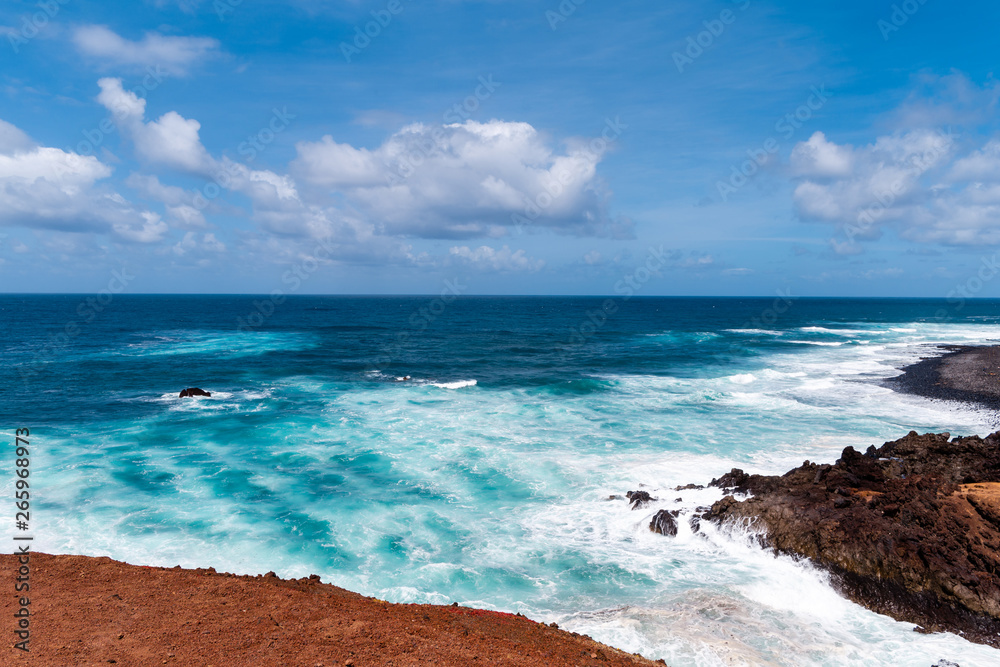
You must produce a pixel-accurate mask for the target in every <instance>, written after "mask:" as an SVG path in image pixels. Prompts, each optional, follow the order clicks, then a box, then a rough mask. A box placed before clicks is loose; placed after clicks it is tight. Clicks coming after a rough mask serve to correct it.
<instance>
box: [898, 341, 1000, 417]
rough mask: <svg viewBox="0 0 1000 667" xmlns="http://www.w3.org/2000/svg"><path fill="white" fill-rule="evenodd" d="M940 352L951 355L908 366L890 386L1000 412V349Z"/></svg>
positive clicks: (958, 348)
mask: <svg viewBox="0 0 1000 667" xmlns="http://www.w3.org/2000/svg"><path fill="white" fill-rule="evenodd" d="M940 348H941V349H944V350H947V351H948V352H947V353H946V354H944V355H943V356H940V357H933V358H930V359H924V360H922V361H919V362H918V363H916V364H913V365H912V366H907V367H906V368H904V369H903V374H902V375H899V376H897V377H894V378H890V379H889V380H886V385H887V386H889V387H891V388H892V389H895V390H897V391H902V392H905V393H908V394H917V395H918V396H926V397H927V398H936V399H939V400H945V401H961V402H964V403H973V404H977V405H981V406H983V407H986V408H989V409H991V410H1000V346H997V345H991V346H985V347H972V346H962V345H941V346H940Z"/></svg>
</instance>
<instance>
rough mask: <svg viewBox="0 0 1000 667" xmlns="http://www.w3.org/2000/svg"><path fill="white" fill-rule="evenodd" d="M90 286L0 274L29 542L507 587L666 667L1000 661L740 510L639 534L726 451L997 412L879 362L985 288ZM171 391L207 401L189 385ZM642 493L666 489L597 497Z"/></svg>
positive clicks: (976, 324)
mask: <svg viewBox="0 0 1000 667" xmlns="http://www.w3.org/2000/svg"><path fill="white" fill-rule="evenodd" d="M82 302H83V300H82V299H81V297H79V296H17V295H14V296H3V297H0V313H2V322H0V330H2V331H0V333H2V334H3V335H2V338H0V340H3V344H2V349H3V368H4V373H5V380H4V383H3V408H2V411H3V415H2V416H3V419H2V423H3V425H4V426H3V428H4V430H5V432H10V433H12V432H13V430H14V429H15V428H17V427H21V426H29V427H31V430H32V435H33V438H32V440H33V443H34V449H35V452H34V457H33V459H32V466H33V479H34V482H35V488H36V489H37V495H36V496H34V497H35V499H36V500H35V507H34V509H35V511H36V514H35V515H34V516H33V518H34V519H35V521H34V526H33V527H34V530H35V534H36V548H37V549H38V550H43V551H49V552H56V553H81V554H90V555H106V556H111V557H113V558H117V559H121V560H125V561H128V562H132V563H140V564H150V565H166V566H173V565H177V564H180V565H183V566H200V567H208V566H213V567H215V568H216V569H220V570H227V571H232V572H238V573H263V572H266V571H268V570H274V571H276V572H277V573H278V574H279V575H282V576H303V575H308V574H311V573H317V574H319V575H321V576H322V578H323V580H324V581H328V582H332V583H335V584H338V585H340V586H344V587H346V588H349V589H352V590H356V591H359V592H361V593H364V594H366V595H373V596H377V597H379V598H382V599H388V600H392V601H399V602H431V603H450V602H452V601H458V602H460V603H462V604H467V605H471V606H478V607H483V608H491V609H503V610H507V611H520V612H522V613H524V614H526V615H528V616H530V617H531V618H535V619H537V620H541V621H545V622H550V621H556V622H558V623H559V624H560V626H561V627H565V628H568V629H570V630H574V631H577V632H583V633H587V634H590V635H591V636H593V637H595V638H596V639H598V640H600V641H604V642H607V643H609V644H612V645H614V646H618V647H621V648H623V649H626V650H628V651H638V652H640V653H642V654H643V655H646V656H648V657H652V658H664V659H665V660H666V661H667V662H668V663H669V664H671V665H674V666H675V667H679V666H682V665H738V664H751V665H921V666H924V667H927V666H929V665H931V664H933V663H934V662H936V661H937V660H939V659H942V658H945V659H949V660H952V661H954V662H957V663H959V664H961V665H962V666H963V667H968V666H969V665H989V664H997V663H998V662H1000V651H996V650H993V649H989V648H986V647H982V646H978V645H975V644H970V643H968V642H966V641H964V640H963V639H961V638H959V637H956V636H954V635H950V634H936V635H920V634H916V633H914V632H913V631H912V628H913V626H912V625H911V624H906V623H898V622H896V621H893V620H892V619H889V618H886V617H883V616H879V615H876V614H873V613H871V612H869V611H867V610H865V609H863V608H861V607H858V606H857V605H854V604H851V603H849V602H847V601H845V600H843V599H841V598H840V597H838V596H837V595H836V594H835V593H834V592H833V591H832V589H831V588H830V587H829V585H828V583H827V581H826V578H825V576H824V575H823V574H822V573H820V572H818V571H816V570H815V569H814V568H812V567H811V566H809V565H808V564H806V563H799V562H795V561H793V560H791V559H789V558H783V557H782V558H775V557H773V556H772V555H770V554H768V553H766V552H764V551H762V550H760V549H759V548H757V547H756V546H754V545H753V542H752V541H751V540H750V539H749V538H748V536H746V535H744V534H741V533H724V534H723V533H720V532H719V531H717V530H715V529H713V528H712V527H711V526H709V527H707V528H706V529H705V530H704V532H703V534H700V535H693V534H692V533H691V531H690V529H689V528H688V527H687V525H686V523H685V522H682V528H681V533H680V534H679V535H678V536H677V538H675V539H670V538H664V537H662V536H659V535H655V534H652V533H650V532H649V531H648V528H647V526H648V523H649V519H650V517H651V515H652V514H653V513H654V512H655V511H656V509H658V508H660V507H669V508H679V509H681V510H682V511H683V512H684V513H687V514H690V513H693V512H694V511H695V510H696V508H697V507H698V506H700V505H707V504H710V503H711V502H712V501H713V500H715V499H717V498H718V497H719V493H718V492H717V491H716V490H712V489H708V490H703V491H683V492H678V491H673V490H671V489H672V487H674V486H678V485H683V484H687V483H691V482H694V483H702V484H703V483H705V482H707V481H708V480H709V479H710V478H712V477H714V476H718V475H719V474H721V473H722V472H725V471H727V470H729V468H731V467H733V466H739V467H742V468H745V469H750V470H753V471H758V472H764V473H778V472H784V471H785V470H787V469H788V468H789V467H791V466H794V465H798V464H800V463H801V462H802V460H803V459H810V460H825V461H832V460H833V459H835V458H837V456H838V455H839V453H840V451H841V450H842V448H843V447H845V446H847V445H854V446H855V447H859V448H862V449H863V448H866V447H867V446H868V445H870V444H881V443H882V442H883V441H885V440H890V439H895V438H898V437H901V436H902V435H905V434H906V433H907V432H908V431H910V430H911V429H915V430H918V431H945V430H947V431H950V432H952V433H954V434H973V433H978V434H980V435H985V434H986V433H988V432H990V431H991V430H992V427H993V426H994V424H993V419H994V418H993V416H992V414H991V413H988V412H984V411H979V410H977V409H975V408H973V407H972V406H965V405H959V404H951V403H941V402H932V401H929V400H927V399H922V398H919V397H914V396H907V395H901V394H897V393H894V392H892V391H891V390H889V389H887V388H885V387H883V386H882V385H881V384H880V381H881V380H883V379H885V378H887V377H891V376H893V375H896V374H898V373H899V370H898V369H899V368H901V367H902V366H904V365H906V364H908V363H912V362H913V361H916V360H917V359H919V358H920V357H921V356H928V355H932V354H937V353H938V350H936V348H935V347H934V345H936V344H941V343H963V344H982V343H988V342H992V341H996V340H998V339H1000V307H998V306H1000V303H998V302H993V301H980V302H974V303H968V304H963V305H962V307H961V308H959V307H958V304H950V303H947V302H944V301H918V300H822V299H814V300H810V299H798V300H794V301H792V302H791V303H779V302H776V301H775V300H772V299H632V300H629V301H624V300H622V299H618V300H616V301H615V302H614V304H613V305H614V306H616V308H615V309H614V310H615V312H614V314H611V315H608V314H607V313H606V312H605V313H602V312H601V311H602V307H603V306H604V300H603V299H584V298H486V297H482V298H462V299H458V300H456V301H452V302H450V303H445V302H444V301H440V300H435V299H434V298H431V297H427V298H420V297H398V298H391V297H379V298H360V297H359V298H348V297H299V298H294V299H288V300H287V301H285V302H283V303H280V304H276V305H275V304H271V305H272V306H273V308H269V307H268V306H267V304H266V303H265V300H264V299H261V298H255V297H166V296H161V297H153V296H149V297H144V296H132V297H124V296H115V297H114V300H113V301H112V302H111V303H110V304H107V305H106V306H105V307H104V308H103V310H101V312H96V311H93V310H88V308H89V307H88V306H83V307H81V306H80V304H81V303H82ZM779 310H780V311H782V312H780V313H779V312H778V311H779ZM272 311H273V312H272ZM253 313H258V314H260V317H259V318H252V319H251V318H249V317H248V316H249V315H252V314H253ZM265 313H266V317H265V316H264V314H265ZM88 317H89V321H88ZM258 320H259V321H258ZM70 323H75V324H76V328H75V329H74V328H72V327H68V326H67V325H68V324H70ZM588 323H589V324H588ZM255 325H256V326H255ZM70 331H72V332H73V333H72V334H70V333H69V332H70ZM406 376H409V377H410V379H409V380H401V378H404V377H406ZM188 386H198V387H201V388H203V389H206V390H209V391H211V392H213V396H212V397H211V398H198V399H183V400H182V399H179V398H177V393H178V392H179V391H180V389H182V388H185V387H188ZM12 470H13V459H10V460H7V461H5V463H4V467H3V468H2V471H3V478H2V479H0V489H2V493H3V494H4V495H6V496H9V495H10V494H11V493H12V487H13V473H12ZM638 488H645V489H647V490H649V491H650V492H651V493H653V495H654V496H657V497H658V498H660V499H661V502H659V503H654V504H653V505H651V506H650V507H649V508H648V509H643V510H637V511H630V510H629V508H628V506H627V504H626V503H625V501H623V500H609V496H611V495H623V494H624V493H625V492H626V491H628V490H632V489H638ZM12 532H13V531H12V530H9V529H8V531H7V536H8V537H9V536H10V534H11V533H12ZM8 543H9V542H8Z"/></svg>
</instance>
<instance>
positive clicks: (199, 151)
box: [97, 78, 215, 174]
mask: <svg viewBox="0 0 1000 667" xmlns="http://www.w3.org/2000/svg"><path fill="white" fill-rule="evenodd" d="M97 85H98V86H100V88H101V92H100V94H99V95H98V96H97V101H98V102H100V103H101V104H102V105H104V106H105V107H106V108H107V109H108V110H109V111H110V112H111V114H112V117H113V119H114V121H115V123H117V124H118V126H119V127H120V128H121V129H122V131H123V132H124V133H126V134H127V135H128V136H129V138H130V139H131V140H132V142H133V143H134V144H135V149H136V153H137V154H138V155H139V156H140V157H141V158H143V159H144V160H146V161H148V162H150V163H154V164H162V165H165V166H168V167H172V168H175V169H179V170H182V171H187V172H191V173H198V174H207V173H209V172H210V171H211V170H212V168H213V167H214V165H215V161H214V160H213V159H212V157H211V156H210V155H209V154H208V151H207V150H205V147H204V146H203V145H202V143H201V138H200V137H199V134H198V132H199V130H200V129H201V124H200V123H199V122H198V121H196V120H192V119H187V118H184V117H183V116H181V115H180V114H179V113H177V112H176V111H168V112H167V113H165V114H163V115H162V116H160V118H159V119H157V120H155V121H151V122H148V123H147V122H146V121H145V114H146V100H143V99H139V97H137V96H136V95H135V93H132V92H131V91H126V90H125V89H124V88H122V80H121V79H114V78H104V79H101V80H99V81H98V82H97Z"/></svg>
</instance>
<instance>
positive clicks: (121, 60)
mask: <svg viewBox="0 0 1000 667" xmlns="http://www.w3.org/2000/svg"><path fill="white" fill-rule="evenodd" d="M73 43H74V45H76V48H77V49H78V50H79V51H80V53H82V54H83V55H85V56H89V57H91V58H95V59H98V60H101V61H104V62H106V63H108V64H112V65H120V66H126V67H130V68H140V69H141V68H145V67H160V68H162V69H163V70H164V71H165V72H167V73H168V74H173V75H175V76H182V75H184V74H187V73H188V71H189V70H190V68H191V66H192V65H195V64H197V63H200V62H203V61H205V60H208V59H209V58H212V57H214V56H216V55H218V52H219V42H218V41H217V40H215V39H211V38H209V37H177V36H169V35H160V34H158V33H155V32H148V33H146V34H145V36H144V37H143V38H142V39H141V40H139V41H131V40H128V39H125V38H124V37H121V36H120V35H118V34H117V33H115V32H114V31H113V30H111V29H110V28H108V27H107V26H102V25H86V26H81V27H79V28H77V29H76V30H75V31H74V32H73Z"/></svg>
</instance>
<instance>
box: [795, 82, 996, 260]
mask: <svg viewBox="0 0 1000 667" xmlns="http://www.w3.org/2000/svg"><path fill="white" fill-rule="evenodd" d="M918 84H919V85H918V90H917V91H916V92H915V93H914V94H913V95H911V96H910V98H909V99H908V100H907V101H906V102H905V103H904V104H903V106H902V107H901V109H900V110H899V111H898V112H897V113H896V114H894V117H895V118H896V119H897V120H896V123H897V126H898V128H899V129H897V131H895V132H893V133H891V134H886V135H883V136H880V137H877V138H876V140H875V141H874V142H873V143H871V144H869V145H867V146H861V147H853V146H850V145H847V144H843V145H838V144H837V143H835V142H833V141H830V140H828V139H827V138H826V137H825V136H824V135H823V134H822V133H818V132H817V133H816V134H814V135H813V136H812V137H811V138H810V139H809V140H808V141H806V142H801V143H799V144H798V145H796V146H795V148H794V149H793V151H792V160H791V162H792V167H793V173H794V175H795V176H796V177H797V178H798V179H799V182H798V184H797V185H796V187H795V190H794V195H793V199H794V203H795V207H796V210H797V212H798V215H799V217H800V218H802V219H803V220H810V221H819V222H825V223H829V224H832V225H834V226H835V228H837V229H838V230H840V231H841V232H843V234H838V238H836V239H833V240H831V243H830V247H831V249H832V250H833V251H834V252H835V253H837V254H840V255H854V254H858V253H860V252H863V245H862V244H859V243H858V241H859V240H870V239H877V238H880V237H881V236H882V234H883V233H884V231H885V230H886V229H890V228H891V229H893V230H894V231H895V232H896V233H897V234H898V235H899V236H901V237H902V238H904V239H908V240H912V241H916V242H921V243H941V244H949V245H979V244H994V243H1000V138H998V137H996V136H995V135H994V136H991V135H990V134H987V133H986V132H984V130H986V131H987V132H992V130H994V129H995V127H994V126H993V124H992V122H993V119H994V118H995V110H996V108H997V101H998V99H1000V85H997V84H995V83H992V82H991V83H988V84H987V85H985V86H982V87H979V86H976V85H975V84H973V83H972V82H970V81H969V80H968V79H967V78H966V77H964V76H962V75H959V74H952V75H948V76H946V77H936V78H935V77H929V76H922V77H918ZM922 96H923V97H922ZM943 122H955V123H960V124H961V125H960V127H959V128H956V129H960V130H961V133H960V134H959V133H958V132H957V131H955V130H953V129H951V128H949V129H948V130H947V131H941V130H933V129H928V126H929V125H931V124H934V123H943Z"/></svg>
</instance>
